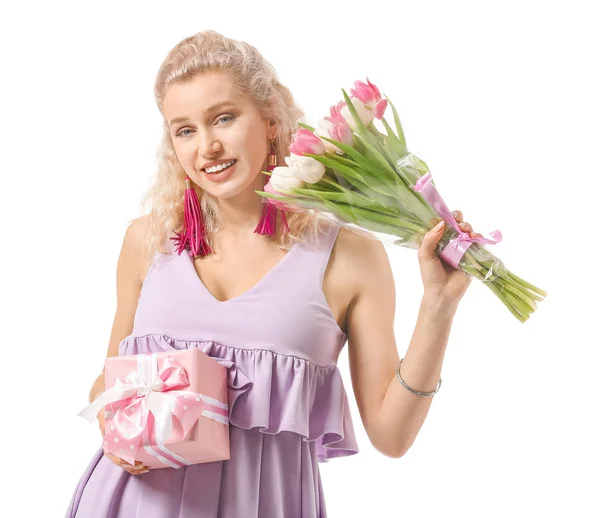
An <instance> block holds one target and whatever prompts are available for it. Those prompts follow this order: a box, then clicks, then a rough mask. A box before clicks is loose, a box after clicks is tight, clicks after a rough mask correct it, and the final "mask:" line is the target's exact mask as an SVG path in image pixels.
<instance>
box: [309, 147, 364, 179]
mask: <svg viewBox="0 0 600 518" xmlns="http://www.w3.org/2000/svg"><path fill="white" fill-rule="evenodd" d="M304 156H307V157H311V158H314V159H315V160H316V161H317V162H321V163H322V164H323V165H324V166H327V167H330V168H331V169H335V170H336V171H339V172H340V173H341V174H342V175H343V176H344V178H346V179H348V178H352V179H354V180H356V181H358V182H361V183H362V184H363V185H366V182H365V181H364V179H363V178H361V176H360V175H359V174H358V173H357V172H356V171H355V170H354V169H353V168H352V167H350V166H347V165H344V164H340V163H339V162H336V161H335V160H332V159H331V158H327V157H325V156H321V155H313V154H312V153H304Z"/></svg>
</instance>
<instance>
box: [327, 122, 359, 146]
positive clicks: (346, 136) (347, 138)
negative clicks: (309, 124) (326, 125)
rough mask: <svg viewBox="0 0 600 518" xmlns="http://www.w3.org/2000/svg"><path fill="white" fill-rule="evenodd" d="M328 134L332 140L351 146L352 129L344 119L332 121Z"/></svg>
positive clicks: (352, 141)
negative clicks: (342, 120)
mask: <svg viewBox="0 0 600 518" xmlns="http://www.w3.org/2000/svg"><path fill="white" fill-rule="evenodd" d="M329 134H330V135H331V138H332V139H333V140H337V141H338V142H341V143H342V144H346V145H347V146H351V145H352V144H353V143H354V140H353V133H352V130H351V129H350V126H348V124H347V123H346V121H344V122H336V123H334V125H333V127H332V128H331V129H330V130H329Z"/></svg>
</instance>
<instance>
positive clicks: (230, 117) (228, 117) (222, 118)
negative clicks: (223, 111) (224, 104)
mask: <svg viewBox="0 0 600 518" xmlns="http://www.w3.org/2000/svg"><path fill="white" fill-rule="evenodd" d="M234 118H235V117H234V116H233V115H224V116H223V117H221V118H220V119H218V120H217V122H221V121H224V120H227V119H234Z"/></svg>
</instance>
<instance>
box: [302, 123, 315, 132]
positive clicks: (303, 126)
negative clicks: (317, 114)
mask: <svg viewBox="0 0 600 518" xmlns="http://www.w3.org/2000/svg"><path fill="white" fill-rule="evenodd" d="M298 126H300V127H301V128H304V129H307V130H308V131H312V132H313V133H314V132H315V128H313V127H312V126H309V125H308V124H304V123H303V122H299V123H298Z"/></svg>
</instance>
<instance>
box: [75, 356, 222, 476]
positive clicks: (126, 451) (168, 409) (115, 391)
mask: <svg viewBox="0 0 600 518" xmlns="http://www.w3.org/2000/svg"><path fill="white" fill-rule="evenodd" d="M102 407H104V409H105V422H104V425H105V426H104V440H103V448H104V451H105V452H108V453H112V454H113V455H116V456H117V457H120V458H122V459H124V460H126V461H127V462H129V463H130V464H134V463H135V461H140V462H142V463H143V464H144V465H146V466H148V468H150V469H158V468H167V467H171V468H175V469H177V468H181V467H183V466H187V465H190V464H200V463H204V462H214V461H219V460H228V459H229V458H230V449H229V406H228V399H227V369H226V368H225V367H224V366H223V365H220V364H219V363H218V362H217V361H215V360H214V359H213V358H211V357H209V356H208V355H207V354H206V353H204V352H203V351H202V350H201V349H199V348H197V347H194V348H191V349H184V350H180V351H175V350H174V351H166V352H159V353H146V354H136V355H129V356H110V357H108V358H106V361H105V391H104V392H103V393H102V394H101V395H100V396H99V397H98V398H96V399H95V400H94V401H93V402H92V403H91V404H90V405H89V406H88V407H86V408H85V409H84V410H83V411H82V412H80V413H79V415H81V416H82V417H84V418H86V419H88V420H89V421H90V422H93V421H94V419H95V417H96V416H97V414H98V412H99V411H100V410H101V409H102Z"/></svg>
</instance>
